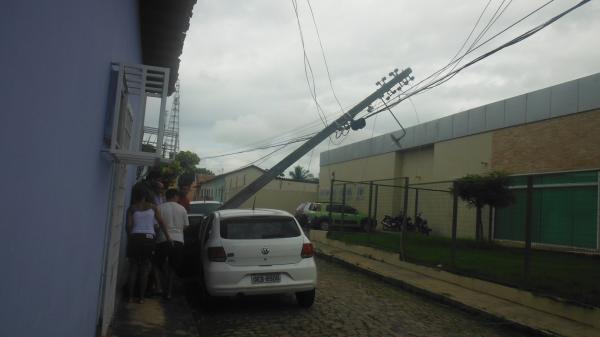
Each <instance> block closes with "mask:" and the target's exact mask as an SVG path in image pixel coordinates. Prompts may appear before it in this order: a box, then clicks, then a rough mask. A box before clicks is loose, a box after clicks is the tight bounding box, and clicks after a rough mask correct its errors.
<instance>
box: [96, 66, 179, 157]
mask: <svg viewBox="0 0 600 337" xmlns="http://www.w3.org/2000/svg"><path fill="white" fill-rule="evenodd" d="M112 71H114V72H115V73H116V76H115V77H116V81H117V82H116V84H115V85H114V87H115V96H114V97H115V99H114V108H113V110H112V116H111V117H112V121H110V122H111V125H110V132H109V136H110V145H109V149H108V152H109V153H110V154H111V155H112V157H113V158H114V159H115V160H116V161H118V162H121V163H125V164H134V165H141V166H151V165H154V164H155V163H157V162H158V161H161V160H167V159H166V158H167V156H168V155H169V154H168V153H166V151H164V149H165V146H166V144H165V126H166V104H167V95H168V85H169V68H162V67H153V66H147V65H129V64H113V66H112ZM151 112H152V113H151ZM107 145H108V144H107Z"/></svg>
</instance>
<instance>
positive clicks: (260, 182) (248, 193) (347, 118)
mask: <svg viewBox="0 0 600 337" xmlns="http://www.w3.org/2000/svg"><path fill="white" fill-rule="evenodd" d="M411 73H412V70H411V69H410V68H407V69H404V70H403V71H402V72H400V73H398V69H395V70H394V71H393V72H390V73H389V76H390V77H391V78H390V81H389V82H386V78H385V77H383V78H382V79H381V81H378V82H377V85H379V86H380V87H379V89H377V90H375V92H373V93H372V94H371V95H369V96H368V97H367V98H365V99H363V100H362V101H361V102H360V103H358V104H356V105H355V106H354V107H353V108H352V109H350V110H348V112H346V113H344V114H343V115H342V116H341V117H340V118H338V119H336V120H335V121H334V122H333V123H331V124H329V125H328V126H327V127H326V128H325V129H323V130H321V131H320V132H319V133H317V134H316V135H315V136H314V137H312V138H311V139H309V140H307V141H306V143H304V144H302V146H300V147H299V148H298V149H296V150H295V151H294V152H292V153H290V154H289V155H288V156H287V157H285V158H284V159H283V160H282V161H280V162H279V163H277V164H276V165H275V166H273V167H272V168H271V169H270V170H268V171H267V172H265V173H263V175H262V176H260V177H258V179H256V180H255V181H253V182H252V183H250V184H249V185H248V186H246V187H244V188H243V189H242V190H241V191H239V192H238V193H237V194H235V195H234V196H233V197H231V199H229V200H227V201H226V202H225V203H224V204H223V205H222V206H221V208H220V209H228V208H239V207H240V206H241V205H242V204H243V203H244V202H245V201H246V200H248V199H249V198H250V197H252V196H253V195H254V194H255V193H256V192H258V191H260V189H261V188H263V187H264V186H265V185H266V184H268V183H269V182H270V181H271V180H273V179H275V178H276V177H277V176H278V175H279V174H281V173H283V172H284V171H285V170H286V169H287V168H288V167H290V165H292V164H293V163H295V162H296V161H298V159H300V158H302V156H304V155H305V154H307V153H308V152H309V151H310V150H312V149H313V148H314V147H315V146H317V145H319V143H321V142H322V141H323V140H325V139H326V138H327V137H329V136H330V135H331V134H332V133H334V132H335V131H336V130H342V129H347V128H350V127H352V129H354V130H358V129H361V128H362V127H364V126H365V120H364V119H363V118H361V119H358V120H356V121H355V120H354V117H355V116H356V115H357V114H358V113H359V112H361V111H363V110H364V109H365V108H367V107H369V105H370V104H371V103H372V102H373V101H375V100H376V99H379V98H382V97H383V96H384V94H386V93H388V92H389V93H390V95H391V94H394V93H395V92H396V90H392V88H393V87H394V86H395V85H396V84H400V85H401V86H402V84H404V85H406V84H408V81H409V80H413V79H414V77H412V76H410V74H411ZM398 91H399V90H398Z"/></svg>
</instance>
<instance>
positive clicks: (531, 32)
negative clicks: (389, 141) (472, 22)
mask: <svg viewBox="0 0 600 337" xmlns="http://www.w3.org/2000/svg"><path fill="white" fill-rule="evenodd" d="M552 1H553V0H551V1H550V2H552ZM589 1H590V0H582V1H581V2H579V3H578V4H576V5H575V6H573V7H571V8H569V9H567V10H566V11H563V12H561V13H560V14H558V15H556V16H554V17H552V18H551V19H550V20H548V21H546V22H544V23H542V24H540V25H538V26H536V27H534V28H532V29H530V30H528V31H527V32H525V33H523V34H521V35H519V36H517V37H516V38H513V39H512V40H510V41H508V42H506V43H504V44H502V45H500V46H499V47H496V48H494V49H492V50H491V51H489V52H487V53H484V54H483V55H481V56H479V57H477V58H475V59H473V60H471V61H470V62H469V63H467V64H465V65H463V66H462V67H460V68H458V69H456V70H454V71H452V72H450V73H448V74H446V75H444V76H443V77H442V78H440V79H437V80H435V81H432V82H430V83H428V84H427V85H426V86H425V87H423V88H419V89H417V90H415V91H413V92H411V93H408V94H406V92H407V91H408V90H407V91H405V92H404V93H405V94H406V95H405V96H404V98H401V97H400V96H397V101H395V102H393V103H390V104H389V107H393V106H395V105H397V104H399V103H400V102H402V101H404V100H405V99H407V98H409V97H411V96H414V95H416V94H419V93H421V92H423V91H425V90H428V89H432V88H435V87H437V86H439V85H441V84H443V83H445V82H447V81H448V80H450V79H451V78H452V77H454V76H456V74H458V73H459V72H460V71H462V70H464V69H465V68H467V67H469V66H471V65H473V64H475V63H477V62H479V61H481V60H483V59H485V58H487V57H489V56H491V55H493V54H495V53H497V52H499V51H500V50H502V49H504V48H507V47H509V46H512V45H514V44H516V43H519V42H521V41H523V40H525V39H527V38H528V37H530V36H532V35H534V34H536V33H537V32H539V31H541V30H542V29H544V28H546V27H548V26H549V25H551V24H552V23H554V22H556V21H557V20H559V19H560V18H562V17H563V16H565V15H567V14H568V13H570V12H572V11H574V10H575V9H577V8H579V7H581V6H583V5H584V4H586V3H588V2H589ZM548 3H549V2H548ZM548 3H546V4H544V5H543V6H542V7H544V6H546V5H547V4H548ZM542 7H540V8H538V9H537V10H539V9H541V8H542ZM537 10H536V11H537ZM534 12H535V11H534ZM532 13H533V12H532ZM532 13H530V14H529V15H531V14H532ZM522 20H523V19H522ZM520 21H521V20H520ZM513 25H514V24H513ZM497 35H498V34H497ZM497 35H495V36H497ZM495 36H494V37H495ZM492 38H493V37H492ZM487 41H489V39H488V40H487ZM487 41H485V42H484V43H486V42H487ZM484 43H482V44H480V45H478V46H477V47H476V48H478V47H480V46H481V45H483V44H484ZM476 48H474V49H473V50H475V49H476ZM421 82H423V81H421ZM411 89H412V88H411ZM409 90H410V89H409ZM386 108H388V107H386ZM384 110H386V109H378V110H376V111H374V112H371V113H369V114H368V115H367V116H365V117H364V118H365V119H367V118H370V117H372V116H373V115H376V114H378V113H380V112H381V111H384Z"/></svg>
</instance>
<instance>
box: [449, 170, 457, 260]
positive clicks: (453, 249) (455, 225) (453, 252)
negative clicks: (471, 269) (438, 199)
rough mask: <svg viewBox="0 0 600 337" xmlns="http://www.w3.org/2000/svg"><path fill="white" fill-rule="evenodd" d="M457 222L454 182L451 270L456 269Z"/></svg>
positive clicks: (454, 185) (454, 186)
mask: <svg viewBox="0 0 600 337" xmlns="http://www.w3.org/2000/svg"><path fill="white" fill-rule="evenodd" d="M457 222H458V193H457V191H456V181H455V182H454V183H453V187H452V251H451V254H450V255H451V259H452V268H456V227H457Z"/></svg>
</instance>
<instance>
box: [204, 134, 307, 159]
mask: <svg viewBox="0 0 600 337" xmlns="http://www.w3.org/2000/svg"><path fill="white" fill-rule="evenodd" d="M314 135H315V133H311V134H307V135H304V136H302V137H298V138H295V139H291V140H288V141H286V142H282V143H277V144H272V145H265V146H259V147H255V148H250V149H245V150H240V151H236V152H229V153H224V154H219V155H214V156H207V157H202V159H214V158H219V157H227V156H233V155H236V154H242V153H247V152H253V151H258V150H265V149H270V148H273V147H277V146H282V145H289V144H294V143H299V142H303V141H306V140H309V139H310V138H312V136H314Z"/></svg>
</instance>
